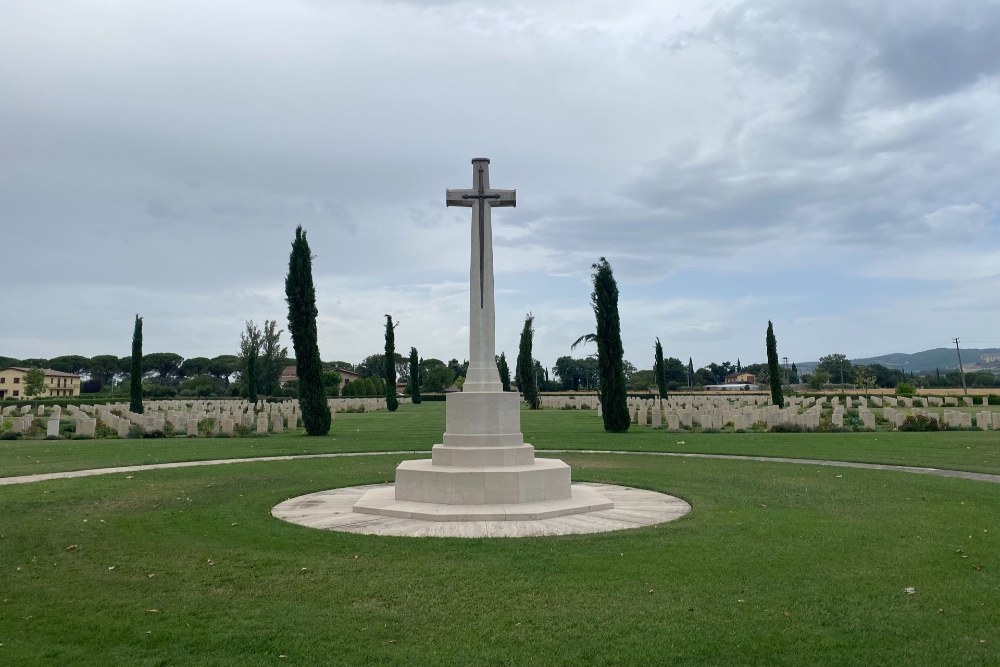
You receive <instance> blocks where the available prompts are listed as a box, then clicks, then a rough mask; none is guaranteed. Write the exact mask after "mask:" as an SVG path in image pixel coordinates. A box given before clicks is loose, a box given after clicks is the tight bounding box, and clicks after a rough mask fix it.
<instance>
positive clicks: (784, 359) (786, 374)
mask: <svg viewBox="0 0 1000 667" xmlns="http://www.w3.org/2000/svg"><path fill="white" fill-rule="evenodd" d="M781 360H782V361H784V362H785V384H788V357H782V358H781Z"/></svg>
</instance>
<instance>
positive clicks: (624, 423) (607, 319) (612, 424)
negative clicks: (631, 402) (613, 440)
mask: <svg viewBox="0 0 1000 667" xmlns="http://www.w3.org/2000/svg"><path fill="white" fill-rule="evenodd" d="M593 268H594V269H595V271H594V276H593V283H594V291H593V293H591V295H590V300H591V304H592V305H593V307H594V316H595V317H596V318H597V329H596V331H595V332H594V334H595V336H596V337H597V364H598V367H599V368H600V374H601V389H600V397H601V405H602V406H603V408H604V430H605V431H611V432H612V433H625V432H626V431H628V427H629V425H630V424H631V423H632V419H631V418H630V417H629V414H628V399H627V398H626V395H625V393H626V387H625V372H624V357H625V350H624V348H623V347H622V329H621V320H620V318H619V316H618V283H617V282H615V275H614V272H613V271H612V270H611V265H610V264H608V260H606V259H604V258H603V257H601V261H600V262H598V263H597V264H594V265H593Z"/></svg>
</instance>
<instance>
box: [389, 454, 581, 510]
mask: <svg viewBox="0 0 1000 667" xmlns="http://www.w3.org/2000/svg"><path fill="white" fill-rule="evenodd" d="M570 484H571V480H570V468H569V466H568V465H566V464H565V463H563V462H562V461H559V460H556V459H539V460H537V461H533V462H532V463H531V465H520V466H482V467H475V468H467V467H459V466H441V465H434V462H433V461H427V460H423V461H403V462H402V463H400V464H399V467H398V468H396V499H397V500H413V501H417V502H424V503H445V504H449V505H493V504H497V503H533V502H539V501H543V500H558V499H561V498H569V497H570V495H571V494H570Z"/></svg>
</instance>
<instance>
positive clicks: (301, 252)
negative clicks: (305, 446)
mask: <svg viewBox="0 0 1000 667" xmlns="http://www.w3.org/2000/svg"><path fill="white" fill-rule="evenodd" d="M285 301H287V302H288V332H289V333H290V334H291V336H292V347H294V348H295V370H296V373H297V374H298V376H299V406H300V407H301V409H302V422H303V424H305V427H306V433H308V434H309V435H326V434H327V433H329V432H330V421H331V418H330V408H329V406H327V404H326V390H325V389H324V388H323V362H322V361H321V360H320V357H319V342H318V340H317V338H318V334H317V331H316V316H317V315H318V314H319V311H318V310H317V309H316V289H315V288H314V287H313V279H312V253H311V252H310V251H309V243H308V242H307V241H306V233H305V232H304V231H302V225H299V226H298V227H297V228H296V229H295V240H294V241H292V253H291V255H290V256H289V258H288V275H287V276H286V277H285Z"/></svg>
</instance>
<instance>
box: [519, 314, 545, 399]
mask: <svg viewBox="0 0 1000 667" xmlns="http://www.w3.org/2000/svg"><path fill="white" fill-rule="evenodd" d="M534 324H535V317H534V315H532V314H531V313H528V314H527V315H526V316H525V317H524V329H522V330H521V345H520V348H519V351H518V355H517V367H518V375H520V377H521V393H523V394H524V400H525V402H526V403H527V404H528V408H530V409H531V410H537V409H538V408H540V407H541V401H540V400H539V398H538V384H537V382H535V369H534V364H533V363H532V361H533V359H532V356H531V344H532V341H533V340H534V337H535V327H534Z"/></svg>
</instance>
